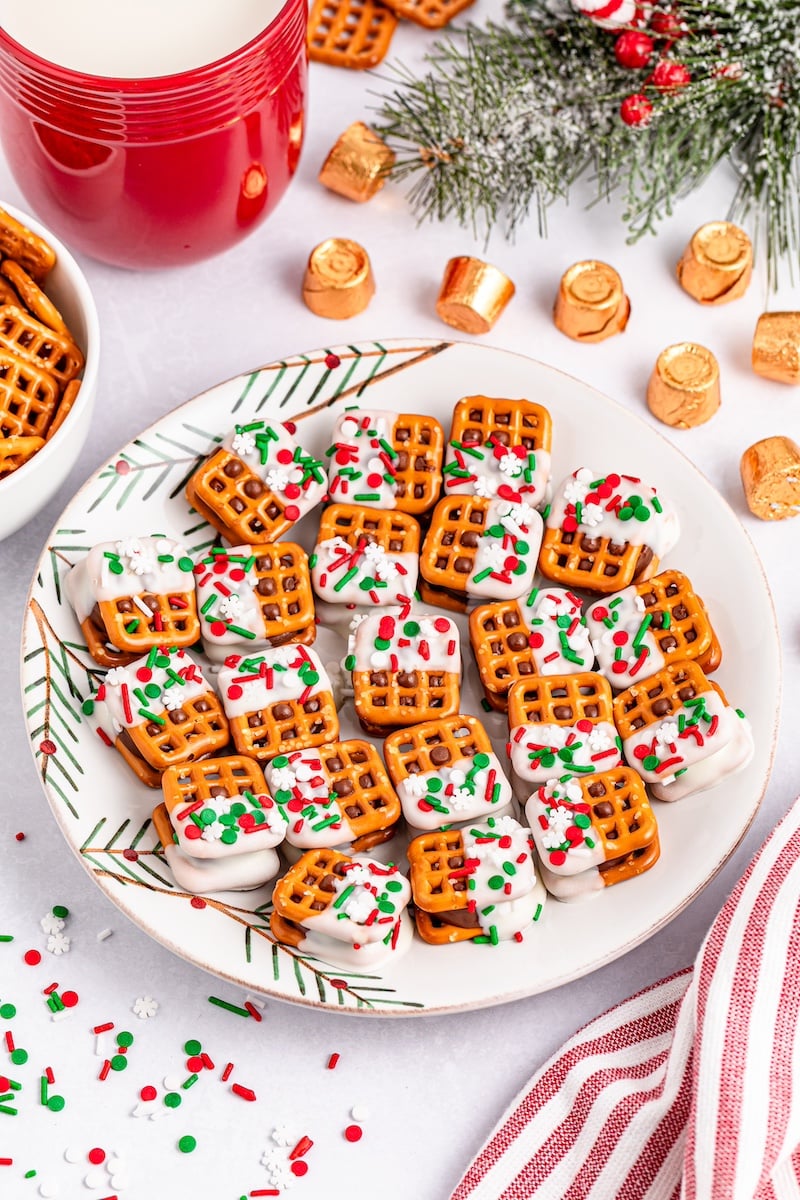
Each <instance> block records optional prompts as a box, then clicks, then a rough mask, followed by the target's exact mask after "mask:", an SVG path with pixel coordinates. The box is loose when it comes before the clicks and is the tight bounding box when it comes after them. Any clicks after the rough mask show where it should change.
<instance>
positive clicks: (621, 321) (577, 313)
mask: <svg viewBox="0 0 800 1200" xmlns="http://www.w3.org/2000/svg"><path fill="white" fill-rule="evenodd" d="M630 312H631V305H630V301H629V300H628V297H627V296H626V295H625V290H624V288H623V286H622V280H621V279H620V277H619V275H618V274H617V272H616V271H615V270H614V268H613V267H610V266H609V265H608V263H604V262H596V261H595V260H593V259H592V260H589V261H588V262H577V263H574V264H573V265H572V266H571V267H570V268H569V269H568V270H566V271H565V272H564V274H563V275H562V276H561V283H560V285H559V288H558V295H557V296H556V302H555V307H554V309H553V319H554V321H555V323H556V328H557V329H560V330H561V332H562V333H565V334H566V335H567V337H571V338H574V339H575V340H576V341H578V342H602V341H604V340H605V339H606V338H609V337H613V336H614V334H615V333H622V331H623V329H624V328H625V326H626V325H627V324H628V317H629V316H630Z"/></svg>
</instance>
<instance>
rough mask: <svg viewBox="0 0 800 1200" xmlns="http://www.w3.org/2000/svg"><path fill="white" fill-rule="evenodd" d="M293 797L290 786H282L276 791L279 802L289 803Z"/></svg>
mask: <svg viewBox="0 0 800 1200" xmlns="http://www.w3.org/2000/svg"><path fill="white" fill-rule="evenodd" d="M291 798H292V793H291V792H290V791H289V790H288V788H281V790H280V791H279V792H276V793H275V799H276V800H277V801H278V804H288V803H289V801H290V800H291Z"/></svg>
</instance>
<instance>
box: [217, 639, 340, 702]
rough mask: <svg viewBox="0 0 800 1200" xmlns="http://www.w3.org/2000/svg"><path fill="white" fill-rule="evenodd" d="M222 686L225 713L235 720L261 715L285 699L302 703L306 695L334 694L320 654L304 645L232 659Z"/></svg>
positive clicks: (222, 674)
mask: <svg viewBox="0 0 800 1200" xmlns="http://www.w3.org/2000/svg"><path fill="white" fill-rule="evenodd" d="M315 677H316V678H315ZM309 680H311V681H312V682H309ZM218 687H219V694H220V696H221V697H222V704H223V707H224V709H225V713H226V715H227V716H228V717H229V718H231V719H233V718H235V717H243V716H245V715H247V714H248V713H252V712H259V711H260V710H262V709H264V708H267V707H269V705H271V704H278V703H280V701H281V700H298V699H299V698H300V697H301V696H302V695H304V694H305V693H306V692H307V693H308V697H309V698H310V697H311V696H317V695H319V694H320V693H321V692H330V691H331V683H330V680H329V679H328V675H327V672H326V670H325V668H324V667H323V665H322V661H321V660H320V658H319V655H317V654H316V653H315V652H314V650H312V649H310V648H309V647H308V646H300V645H289V646H277V647H275V648H274V649H265V650H262V651H260V652H259V653H258V654H256V655H252V656H250V657H248V658H240V657H239V656H238V655H233V656H231V658H229V659H227V660H226V663H225V665H224V666H222V667H220V671H219V676H218Z"/></svg>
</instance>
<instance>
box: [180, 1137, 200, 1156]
mask: <svg viewBox="0 0 800 1200" xmlns="http://www.w3.org/2000/svg"><path fill="white" fill-rule="evenodd" d="M196 1146H197V1138H194V1137H192V1135H191V1134H190V1133H185V1134H184V1135H183V1137H182V1138H179V1139H178V1149H179V1150H180V1152H181V1154H191V1153H192V1151H193V1150H194V1149H195V1148H196Z"/></svg>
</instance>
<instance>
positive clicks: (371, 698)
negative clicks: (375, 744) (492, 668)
mask: <svg viewBox="0 0 800 1200" xmlns="http://www.w3.org/2000/svg"><path fill="white" fill-rule="evenodd" d="M460 684H461V680H460V677H459V675H458V674H457V673H456V672H452V671H428V670H422V669H421V668H420V669H418V670H415V671H410V672H404V671H384V670H380V671H354V672H353V688H354V691H355V695H354V703H355V709H356V714H357V715H358V719H359V721H360V722H361V725H362V728H363V729H364V730H365V732H366V733H371V734H373V735H374V736H376V737H380V736H382V735H384V734H387V733H391V732H392V730H394V729H397V728H398V727H405V726H407V725H418V724H419V723H420V722H421V721H428V720H431V719H433V718H435V717H439V716H451V715H452V714H453V713H457V712H458V709H459V705H460V703H461V686H460Z"/></svg>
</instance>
